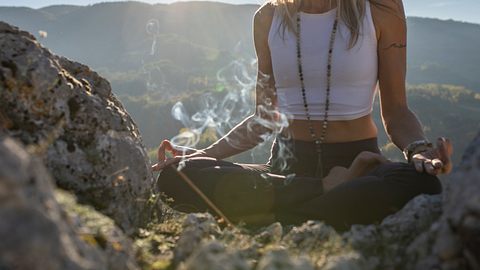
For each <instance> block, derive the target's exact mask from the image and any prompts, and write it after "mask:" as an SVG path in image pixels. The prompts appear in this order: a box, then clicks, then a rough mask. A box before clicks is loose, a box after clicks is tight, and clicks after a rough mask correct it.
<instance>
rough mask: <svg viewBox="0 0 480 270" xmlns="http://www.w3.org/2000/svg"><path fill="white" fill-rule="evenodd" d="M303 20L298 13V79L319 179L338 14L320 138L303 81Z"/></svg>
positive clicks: (331, 50)
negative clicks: (311, 114)
mask: <svg viewBox="0 0 480 270" xmlns="http://www.w3.org/2000/svg"><path fill="white" fill-rule="evenodd" d="M300 26H301V19H300V14H299V13H298V12H297V33H296V36H297V62H298V77H299V78H300V87H301V89H302V98H303V105H304V108H305V115H306V117H307V120H308V125H309V131H310V135H311V136H312V139H313V141H314V142H315V148H316V150H317V154H318V161H317V169H316V172H315V176H316V177H319V178H323V176H324V175H323V166H322V163H323V162H322V143H323V142H324V141H325V136H326V134H327V128H328V109H329V107H330V89H331V83H332V54H333V47H334V45H335V37H336V33H337V28H338V12H337V15H336V16H335V21H334V23H333V27H332V33H331V35H330V43H329V48H328V60H327V78H326V79H327V88H326V95H325V112H324V116H323V125H322V131H321V133H320V137H318V136H317V134H316V133H315V128H314V125H313V121H312V118H311V116H310V111H309V109H308V103H307V95H306V93H305V82H304V80H303V68H302V51H301V42H300V41H301V32H300V30H301V27H300Z"/></svg>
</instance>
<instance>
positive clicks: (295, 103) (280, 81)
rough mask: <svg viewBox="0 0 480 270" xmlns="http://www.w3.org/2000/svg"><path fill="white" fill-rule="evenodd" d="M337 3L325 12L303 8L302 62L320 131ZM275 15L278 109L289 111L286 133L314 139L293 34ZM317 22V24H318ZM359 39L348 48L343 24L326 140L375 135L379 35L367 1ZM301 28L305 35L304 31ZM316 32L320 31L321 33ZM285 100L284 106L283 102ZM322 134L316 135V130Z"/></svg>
mask: <svg viewBox="0 0 480 270" xmlns="http://www.w3.org/2000/svg"><path fill="white" fill-rule="evenodd" d="M335 11H336V9H334V10H330V11H327V12H325V13H321V14H310V13H304V12H301V13H300V16H301V22H302V29H303V30H302V31H301V34H300V35H301V37H302V38H301V48H302V67H303V70H304V82H305V90H306V95H307V102H308V104H309V110H310V112H311V117H312V119H314V121H313V125H314V129H315V132H316V134H320V133H321V130H322V125H323V121H322V120H323V115H324V111H325V110H324V104H325V91H326V90H325V89H326V78H327V75H326V68H327V67H326V66H327V61H326V58H327V53H328V48H329V47H328V40H329V37H330V33H331V25H333V21H334V19H335V13H336V12H335ZM276 16H277V15H274V18H273V20H272V25H271V27H270V33H269V47H270V50H271V57H272V66H273V70H274V77H275V86H276V90H277V104H278V103H280V105H281V106H279V107H280V110H281V111H282V109H283V110H284V112H285V111H286V112H287V113H288V114H293V117H292V116H290V117H289V118H290V120H289V121H290V125H289V129H288V130H287V131H286V133H289V135H291V136H292V138H293V139H296V140H303V141H311V140H312V136H311V134H310V131H309V125H310V124H309V121H308V120H305V119H306V116H305V114H304V109H303V108H304V105H303V101H302V99H301V88H300V81H299V79H298V78H299V76H298V65H297V54H296V38H295V34H293V33H289V32H288V30H286V31H287V32H284V34H280V33H281V28H280V27H279V20H280V18H279V17H276ZM317 25H318V27H317ZM360 31H361V32H360V37H359V40H358V41H357V44H356V45H355V46H354V47H353V48H350V49H348V41H349V39H350V33H349V31H348V29H347V28H346V26H345V25H343V24H342V23H340V24H339V30H338V32H337V34H336V39H335V46H334V50H333V53H332V56H333V61H332V76H331V78H332V86H331V91H330V96H331V98H330V110H329V115H330V117H329V119H331V120H330V121H329V123H328V130H327V134H326V138H325V142H349V141H358V140H362V139H367V138H373V137H376V136H377V128H376V126H375V123H374V122H373V120H372V117H371V108H372V104H373V98H374V95H375V92H376V83H377V54H376V49H377V38H376V33H375V28H374V25H373V19H372V16H371V12H370V7H369V3H368V1H367V7H366V11H365V18H364V20H363V26H362V28H361V30H360ZM302 34H303V36H302ZM317 34H318V36H317ZM282 105H283V108H282ZM317 136H318V135H317Z"/></svg>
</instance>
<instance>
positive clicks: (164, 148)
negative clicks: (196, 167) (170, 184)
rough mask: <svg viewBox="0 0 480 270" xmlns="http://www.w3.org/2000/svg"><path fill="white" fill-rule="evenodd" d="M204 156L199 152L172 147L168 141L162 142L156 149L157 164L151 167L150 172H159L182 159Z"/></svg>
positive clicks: (186, 148) (181, 147)
mask: <svg viewBox="0 0 480 270" xmlns="http://www.w3.org/2000/svg"><path fill="white" fill-rule="evenodd" d="M167 153H170V156H171V157H168V154H167ZM204 156H205V152H203V151H201V150H197V149H193V148H188V147H183V146H178V145H173V144H172V143H171V142H170V141H169V140H164V141H162V143H160V146H159V147H158V150H157V158H158V162H157V163H156V164H154V165H153V166H152V170H153V171H161V170H163V169H164V168H166V167H168V166H170V165H174V164H177V163H179V162H180V161H181V160H182V159H186V158H194V157H204Z"/></svg>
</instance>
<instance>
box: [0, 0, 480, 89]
mask: <svg viewBox="0 0 480 270" xmlns="http://www.w3.org/2000/svg"><path fill="white" fill-rule="evenodd" d="M429 3H430V2H429ZM430 4H433V3H430ZM410 5H414V4H413V3H411V4H410ZM415 5H419V4H418V3H417V4H415ZM419 7H420V6H419ZM257 8H258V6H257V5H230V4H223V3H218V2H178V3H174V4H169V5H165V4H156V5H150V4H145V3H140V2H116V3H115V2H114V3H102V4H95V5H92V6H83V7H79V6H51V7H46V8H42V9H38V10H35V9H29V8H12V7H4V8H0V20H4V21H7V22H9V23H12V24H14V25H17V26H19V27H21V28H23V29H25V30H28V31H30V32H32V33H38V31H39V30H43V31H46V32H47V33H48V37H47V38H45V39H40V42H41V43H43V44H44V45H45V46H46V47H48V48H50V49H51V50H53V51H54V52H56V53H58V54H61V55H65V56H68V57H70V58H72V59H75V60H77V61H80V62H83V63H86V64H88V65H90V66H92V67H93V68H95V69H99V70H100V71H101V73H102V74H103V75H105V76H106V77H108V78H109V79H110V80H112V83H113V85H114V86H116V87H117V86H118V87H117V88H119V89H117V90H118V91H119V92H122V93H124V92H128V93H129V94H135V93H131V92H132V89H125V85H129V86H134V87H135V88H136V89H137V90H136V91H139V92H138V93H139V94H141V93H143V92H144V91H146V88H147V87H146V86H145V85H143V86H141V85H140V84H139V81H145V80H146V79H145V78H146V77H155V78H156V80H157V81H153V82H152V84H151V85H159V84H163V85H164V86H165V85H166V86H167V87H168V88H173V89H174V90H175V91H174V92H178V91H184V90H187V89H185V88H186V87H189V86H188V83H186V81H187V80H189V79H191V78H196V77H203V76H209V77H211V78H213V77H214V76H215V72H216V71H217V70H219V69H220V68H221V67H223V66H225V65H227V64H228V63H230V62H232V61H234V60H236V59H239V58H243V59H249V58H253V56H254V52H253V46H252V38H251V36H252V34H251V27H252V26H251V21H252V16H253V13H254V11H255V10H256V9H257ZM408 27H409V28H408V29H409V35H408V40H409V48H408V60H409V66H408V82H409V83H415V84H417V83H442V84H457V85H464V86H466V87H468V88H470V89H473V90H476V91H480V76H478V74H480V65H479V64H478V63H480V53H479V52H480V51H479V48H480V25H476V24H470V23H461V22H455V21H442V20H437V19H425V18H409V19H408ZM153 45H154V46H153ZM152 47H153V51H152ZM166 70H170V71H171V70H176V72H174V73H176V74H177V75H179V77H178V78H176V79H175V80H173V79H171V76H165V74H164V73H165V72H167V71H166ZM152 72H153V75H152ZM126 73H128V74H126ZM159 78H163V79H159ZM117 80H119V81H117ZM158 80H161V82H159V81H158ZM168 80H169V81H168ZM182 80H183V82H181V81H182ZM165 81H167V82H166V83H165ZM117 82H118V83H117ZM210 86H211V85H207V87H210ZM140 88H143V89H140Z"/></svg>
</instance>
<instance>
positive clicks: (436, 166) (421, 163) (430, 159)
mask: <svg viewBox="0 0 480 270" xmlns="http://www.w3.org/2000/svg"><path fill="white" fill-rule="evenodd" d="M452 153H453V146H452V143H451V142H450V140H449V139H446V138H438V139H437V146H436V147H435V148H432V149H431V150H427V151H425V152H421V153H418V154H415V155H413V156H412V163H413V165H415V169H416V170H417V171H418V172H426V173H429V174H432V175H438V174H448V173H450V172H451V171H452V168H453V166H452V161H451V158H450V157H451V156H452Z"/></svg>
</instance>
